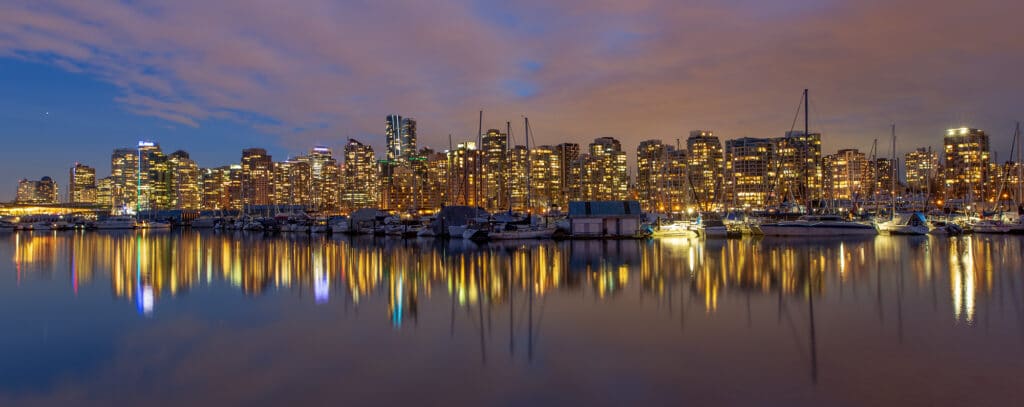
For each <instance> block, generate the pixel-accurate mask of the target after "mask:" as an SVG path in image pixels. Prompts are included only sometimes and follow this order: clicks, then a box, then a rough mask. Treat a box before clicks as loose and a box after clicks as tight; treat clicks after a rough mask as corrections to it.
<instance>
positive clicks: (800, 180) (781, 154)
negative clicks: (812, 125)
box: [771, 131, 823, 204]
mask: <svg viewBox="0 0 1024 407" xmlns="http://www.w3.org/2000/svg"><path fill="white" fill-rule="evenodd" d="M775 168H776V174H777V179H776V180H775V182H774V183H773V184H774V185H773V186H772V190H771V191H772V192H771V198H772V200H773V202H772V203H774V204H777V203H780V202H783V201H790V202H792V201H793V200H796V202H798V203H801V204H805V203H808V202H809V201H812V200H818V199H821V198H822V196H823V191H822V190H823V188H822V186H823V171H822V168H821V134H819V133H810V134H805V133H804V132H803V131H787V132H786V135H785V136H783V137H780V138H777V139H775Z"/></svg>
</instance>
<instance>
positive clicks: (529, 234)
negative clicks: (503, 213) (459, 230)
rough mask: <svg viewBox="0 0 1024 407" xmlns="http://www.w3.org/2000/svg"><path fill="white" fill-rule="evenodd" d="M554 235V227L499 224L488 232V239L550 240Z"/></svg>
mask: <svg viewBox="0 0 1024 407" xmlns="http://www.w3.org/2000/svg"><path fill="white" fill-rule="evenodd" d="M554 235H555V226H554V225H551V226H545V225H517V224H512V223H497V224H495V225H493V226H492V227H491V228H490V231H488V232H487V237H486V238H487V239H488V240H514V239H550V238H551V237H553V236H554ZM471 239H472V237H471ZM474 240H475V239H474Z"/></svg>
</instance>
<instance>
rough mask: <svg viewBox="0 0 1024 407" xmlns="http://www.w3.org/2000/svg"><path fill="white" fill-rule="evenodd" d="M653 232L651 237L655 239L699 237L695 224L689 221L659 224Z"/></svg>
mask: <svg viewBox="0 0 1024 407" xmlns="http://www.w3.org/2000/svg"><path fill="white" fill-rule="evenodd" d="M652 230H653V232H652V233H651V236H653V237H670V236H679V237H697V229H696V228H694V224H693V222H690V221H687V220H677V221H672V222H667V223H658V224H656V225H654V227H653V228H652Z"/></svg>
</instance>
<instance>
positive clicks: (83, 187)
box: [68, 163, 97, 205]
mask: <svg viewBox="0 0 1024 407" xmlns="http://www.w3.org/2000/svg"><path fill="white" fill-rule="evenodd" d="M68 202H70V203H73V204H86V205H95V204H96V203H97V200H96V169H95V168H92V167H90V166H88V165H85V164H81V163H75V165H74V166H73V167H71V171H70V175H69V176H68Z"/></svg>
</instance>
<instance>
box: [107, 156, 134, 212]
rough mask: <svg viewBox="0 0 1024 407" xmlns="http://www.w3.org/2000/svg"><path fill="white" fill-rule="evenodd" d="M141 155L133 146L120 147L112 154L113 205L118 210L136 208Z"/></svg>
mask: <svg viewBox="0 0 1024 407" xmlns="http://www.w3.org/2000/svg"><path fill="white" fill-rule="evenodd" d="M138 171H139V155H138V151H136V150H135V149H133V148H118V149H115V150H114V152H113V154H111V155H110V180H111V194H110V195H111V205H112V206H113V207H114V208H115V209H116V210H118V211H124V210H128V209H131V210H134V209H135V208H136V201H137V200H136V197H137V196H138V184H139V178H138Z"/></svg>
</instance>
